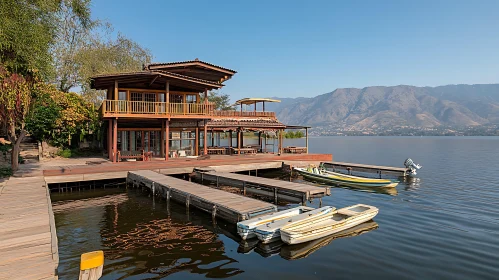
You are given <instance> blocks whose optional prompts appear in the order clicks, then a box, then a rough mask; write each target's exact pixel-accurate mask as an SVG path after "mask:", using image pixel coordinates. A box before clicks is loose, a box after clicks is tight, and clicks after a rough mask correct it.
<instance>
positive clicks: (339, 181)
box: [294, 168, 398, 188]
mask: <svg viewBox="0 0 499 280" xmlns="http://www.w3.org/2000/svg"><path fill="white" fill-rule="evenodd" d="M294 170H295V171H296V172H298V173H299V174H300V175H302V176H303V177H305V178H308V179H311V180H316V181H320V182H324V183H330V184H334V185H338V186H348V187H365V188H394V187H396V186H397V185H398V182H396V181H391V180H385V181H388V182H374V180H376V179H373V182H358V181H354V180H349V178H348V177H343V178H339V177H340V176H337V177H332V176H328V175H322V174H315V173H311V172H308V171H307V170H305V169H302V168H294ZM350 177H353V176H350Z"/></svg>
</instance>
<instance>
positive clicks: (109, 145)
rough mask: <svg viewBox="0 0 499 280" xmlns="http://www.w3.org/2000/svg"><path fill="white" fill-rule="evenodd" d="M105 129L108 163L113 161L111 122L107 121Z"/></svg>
mask: <svg viewBox="0 0 499 280" xmlns="http://www.w3.org/2000/svg"><path fill="white" fill-rule="evenodd" d="M108 123H109V125H108V128H107V153H108V154H109V155H108V158H109V161H113V120H109V121H108Z"/></svg>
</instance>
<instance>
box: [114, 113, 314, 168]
mask: <svg viewBox="0 0 499 280" xmlns="http://www.w3.org/2000/svg"><path fill="white" fill-rule="evenodd" d="M106 121H107V123H108V125H107V131H106V133H105V139H104V140H105V141H106V142H107V145H106V150H107V151H108V155H109V160H111V161H113V162H117V161H125V160H150V159H152V158H164V159H165V160H168V159H169V158H177V157H193V156H200V155H213V154H217V155H231V154H257V153H276V154H281V153H283V152H288V153H307V152H308V134H307V135H306V136H307V141H306V147H298V148H297V147H283V132H284V130H285V129H286V126H284V125H282V124H280V123H276V122H269V121H261V120H259V121H257V122H255V121H253V122H252V123H248V122H244V121H239V120H231V121H229V120H223V121H220V120H216V121H213V120H206V119H204V120H203V119H199V120H196V119H194V120H182V119H174V120H171V119H146V120H143V119H142V120H128V119H118V118H113V119H107V120H106Z"/></svg>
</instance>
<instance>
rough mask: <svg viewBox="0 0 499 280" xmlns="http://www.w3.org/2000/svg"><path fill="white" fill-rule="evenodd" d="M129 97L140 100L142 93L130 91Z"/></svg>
mask: <svg viewBox="0 0 499 280" xmlns="http://www.w3.org/2000/svg"><path fill="white" fill-rule="evenodd" d="M131 99H132V101H142V93H138V92H132V93H131Z"/></svg>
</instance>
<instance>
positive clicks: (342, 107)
mask: <svg viewBox="0 0 499 280" xmlns="http://www.w3.org/2000/svg"><path fill="white" fill-rule="evenodd" d="M277 98H278V97H277ZM280 99H281V100H282V102H281V103H277V104H273V105H272V107H270V106H269V110H274V111H276V113H277V116H278V118H279V120H281V121H282V122H284V123H286V124H297V125H298V124H299V125H310V126H314V127H318V128H320V127H337V128H344V129H349V130H364V129H383V128H393V127H403V126H410V127H418V128H435V127H440V126H447V127H465V126H480V125H486V124H497V123H499V84H487V85H448V86H439V87H415V86H406V85H400V86H392V87H384V86H374V87H366V88H362V89H357V88H340V89H336V90H335V91H332V92H330V93H326V94H322V95H319V96H316V97H312V98H305V97H300V98H280Z"/></svg>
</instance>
